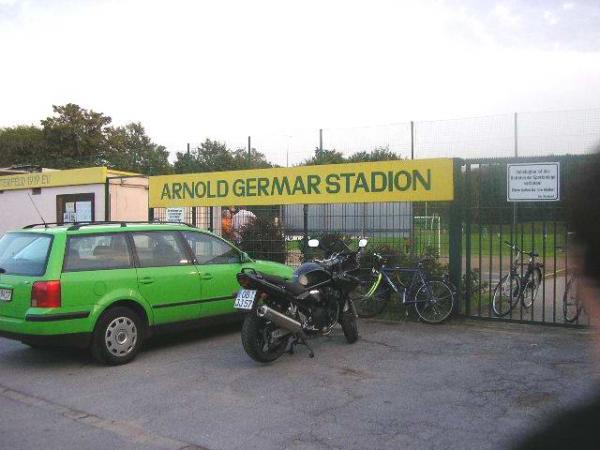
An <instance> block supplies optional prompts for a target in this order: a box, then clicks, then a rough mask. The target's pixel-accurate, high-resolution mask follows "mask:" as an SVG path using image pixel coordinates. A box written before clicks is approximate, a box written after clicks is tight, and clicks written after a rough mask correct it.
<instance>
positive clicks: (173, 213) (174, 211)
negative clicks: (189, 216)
mask: <svg viewBox="0 0 600 450" xmlns="http://www.w3.org/2000/svg"><path fill="white" fill-rule="evenodd" d="M183 214H184V208H167V222H178V223H180V222H183Z"/></svg>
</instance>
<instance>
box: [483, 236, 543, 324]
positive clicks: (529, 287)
mask: <svg viewBox="0 0 600 450" xmlns="http://www.w3.org/2000/svg"><path fill="white" fill-rule="evenodd" d="M504 244H506V245H508V246H509V247H510V248H511V249H512V250H513V251H514V252H516V254H517V255H516V256H515V259H514V260H513V261H512V263H511V265H510V273H508V274H507V275H505V276H504V277H502V279H500V281H499V282H498V284H497V285H496V287H495V288H494V296H493V300H492V307H493V309H494V313H495V314H496V315H497V316H499V317H503V316H506V315H507V314H508V313H510V312H511V311H512V310H513V308H515V307H516V306H517V305H518V304H519V302H521V305H522V307H523V308H526V309H528V308H530V307H531V305H533V302H534V301H535V299H536V297H537V293H538V290H539V288H540V285H541V283H542V279H543V275H542V268H543V267H544V265H543V264H542V263H539V262H537V261H536V258H537V257H539V256H540V255H539V254H538V253H536V252H535V250H533V251H531V252H524V251H523V250H521V249H520V248H519V247H518V246H517V245H516V244H513V243H511V242H508V241H505V242H504ZM523 255H527V256H529V262H528V263H527V271H526V272H525V275H524V276H523V277H521V276H519V273H518V268H517V267H518V266H519V265H521V264H522V256H523Z"/></svg>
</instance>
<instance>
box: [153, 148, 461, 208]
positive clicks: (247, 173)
mask: <svg viewBox="0 0 600 450" xmlns="http://www.w3.org/2000/svg"><path fill="white" fill-rule="evenodd" d="M149 183H150V207H151V208H157V207H158V208H160V207H163V208H166V207H182V206H228V205H248V206H249V205H291V204H323V203H369V202H406V201H408V202H420V201H448V200H453V199H454V162H453V160H452V159H422V160H398V161H381V162H370V163H352V164H329V165H324V166H301V167H284V168H273V169H256V170H239V171H232V172H211V173H192V174H181V175H162V176H155V177H150V178H149Z"/></svg>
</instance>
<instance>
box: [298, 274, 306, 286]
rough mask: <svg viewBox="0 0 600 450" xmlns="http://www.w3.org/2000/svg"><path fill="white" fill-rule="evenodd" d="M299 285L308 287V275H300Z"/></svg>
mask: <svg viewBox="0 0 600 450" xmlns="http://www.w3.org/2000/svg"><path fill="white" fill-rule="evenodd" d="M298 283H300V284H301V285H302V286H308V277H307V276H306V275H300V276H299V277H298Z"/></svg>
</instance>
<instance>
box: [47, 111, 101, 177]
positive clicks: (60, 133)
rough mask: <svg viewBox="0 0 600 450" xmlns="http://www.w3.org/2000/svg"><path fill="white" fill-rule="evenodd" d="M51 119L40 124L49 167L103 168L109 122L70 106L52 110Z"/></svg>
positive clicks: (95, 113) (48, 118)
mask: <svg viewBox="0 0 600 450" xmlns="http://www.w3.org/2000/svg"><path fill="white" fill-rule="evenodd" d="M52 110H53V111H54V113H55V115H54V116H50V117H47V118H46V119H44V120H42V121H41V123H42V128H43V131H44V137H45V139H46V145H47V148H46V157H47V158H44V159H46V160H48V161H54V163H53V165H52V166H50V167H56V165H57V164H60V166H61V168H72V167H91V166H101V165H105V164H107V161H108V153H109V144H108V139H107V136H108V133H109V125H110V123H111V122H112V119H111V118H110V117H108V116H105V115H104V114H102V113H97V112H95V111H93V110H89V111H88V110H86V109H83V108H81V107H80V106H78V105H75V104H74V103H68V104H66V105H64V106H52Z"/></svg>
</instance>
